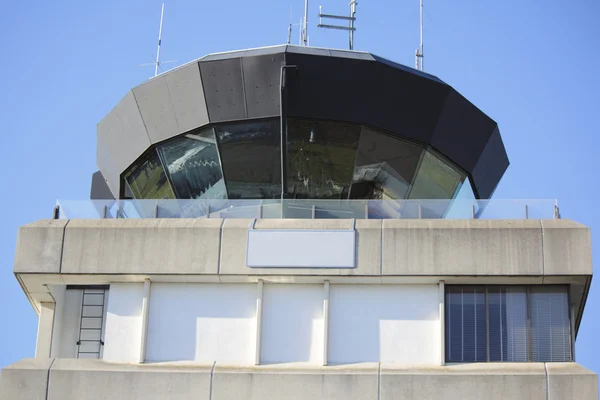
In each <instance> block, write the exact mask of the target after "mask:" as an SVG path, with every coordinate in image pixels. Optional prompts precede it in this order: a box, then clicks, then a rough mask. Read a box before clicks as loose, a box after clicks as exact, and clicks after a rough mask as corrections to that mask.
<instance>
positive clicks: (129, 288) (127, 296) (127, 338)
mask: <svg viewBox="0 0 600 400" xmlns="http://www.w3.org/2000/svg"><path fill="white" fill-rule="evenodd" d="M143 290H144V284H142V283H112V284H111V285H110V296H109V297H108V307H107V313H106V328H105V333H104V343H105V344H104V353H103V357H102V358H103V359H104V360H106V361H114V362H133V363H137V362H139V358H140V343H141V338H142V298H143ZM90 323H91V321H90ZM82 351H83V350H82Z"/></svg>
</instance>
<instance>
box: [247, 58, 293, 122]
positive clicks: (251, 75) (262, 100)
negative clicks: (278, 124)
mask: <svg viewBox="0 0 600 400" xmlns="http://www.w3.org/2000/svg"><path fill="white" fill-rule="evenodd" d="M283 61H284V53H280V54H274V55H267V56H259V57H247V58H242V71H243V74H244V91H245V93H246V107H247V110H248V118H263V117H277V116H279V80H280V71H281V64H282V63H283Z"/></svg>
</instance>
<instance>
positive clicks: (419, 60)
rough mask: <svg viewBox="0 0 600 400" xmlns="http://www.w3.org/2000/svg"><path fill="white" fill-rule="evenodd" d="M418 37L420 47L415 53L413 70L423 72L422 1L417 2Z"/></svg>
mask: <svg viewBox="0 0 600 400" xmlns="http://www.w3.org/2000/svg"><path fill="white" fill-rule="evenodd" d="M419 5H420V6H419V11H420V12H419V36H420V39H421V41H420V46H419V49H417V51H415V68H416V69H417V70H419V71H423V67H424V64H425V58H424V57H425V54H423V0H419Z"/></svg>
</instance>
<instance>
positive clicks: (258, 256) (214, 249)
mask: <svg viewBox="0 0 600 400" xmlns="http://www.w3.org/2000/svg"><path fill="white" fill-rule="evenodd" d="M97 164H98V168H99V171H98V172H97V173H95V174H94V175H93V178H92V184H91V200H86V201H66V200H61V201H59V204H58V205H57V206H56V208H55V212H54V219H50V220H42V221H37V222H33V223H31V224H29V225H26V226H23V227H21V228H20V230H19V235H18V241H17V250H16V256H15V265H14V272H15V275H16V278H17V279H18V280H19V282H20V284H21V285H22V287H23V290H24V292H25V294H26V295H27V298H28V299H29V301H30V302H31V304H32V306H33V308H34V309H35V311H36V313H38V315H39V327H38V337H37V346H36V352H35V358H32V359H24V360H21V361H19V362H17V363H15V364H13V365H10V366H7V367H5V368H4V369H3V370H2V373H1V375H0V399H2V400H4V399H10V400H13V399H35V400H36V399H45V400H47V399H50V400H59V399H60V400H75V399H77V400H88V399H211V400H222V399H236V400H237V399H240V400H244V399H251V400H262V399H333V400H336V399H345V400H346V399H356V400H365V399H367V400H368V399H373V400H391V399H415V400H417V399H418V400H428V399H442V398H444V399H460V400H469V399H473V400H481V399H493V400H495V399H498V400H500V399H507V398H509V399H512V400H520V399H530V400H531V399H533V400H547V399H550V400H558V399H577V400H587V399H594V400H595V399H597V398H598V379H597V375H596V374H595V373H593V372H591V371H589V370H587V369H585V368H583V367H582V366H580V365H579V364H577V363H576V354H575V346H574V343H575V340H576V337H577V332H578V329H579V325H580V323H581V319H582V315H583V310H584V306H585V301H586V297H587V294H588V290H589V287H590V282H591V278H592V259H591V242H590V232H589V229H588V228H587V227H585V226H583V225H581V224H579V223H577V222H574V221H570V220H567V219H561V217H560V212H559V209H558V206H557V204H556V202H555V201H545V200H537V201H533V200H491V199H490V198H491V196H492V194H493V193H494V189H495V188H496V186H497V185H498V182H499V181H500V179H501V178H502V175H503V174H504V172H505V170H506V168H507V167H508V165H509V161H508V157H507V154H506V151H505V148H504V145H503V142H502V137H501V135H500V131H499V129H498V126H497V124H496V122H495V121H494V120H492V119H491V118H490V117H488V116H487V115H486V114H484V113H483V112H482V111H480V110H479V109H478V108H477V107H476V106H475V105H473V104H472V103H471V102H469V101H468V100H467V99H465V98H464V97H463V96H462V95H460V94H459V93H458V92H457V91H456V90H455V89H454V88H452V87H451V86H449V85H448V84H446V83H444V82H443V81H441V80H440V79H438V78H437V77H435V76H432V75H428V74H426V73H423V72H420V71H417V70H414V69H412V68H409V67H405V66H403V65H399V64H396V63H394V62H391V61H389V60H385V59H382V58H380V57H377V56H375V55H372V54H369V53H363V52H357V51H341V50H329V49H318V48H311V47H298V46H291V45H284V46H275V47H268V48H259V49H251V50H244V51H237V52H228V53H220V54H212V55H208V56H206V57H203V58H200V59H198V60H195V61H193V62H191V63H188V64H186V65H184V66H181V67H179V68H176V69H174V70H172V71H169V72H167V73H164V74H161V75H159V76H157V77H155V78H153V79H150V80H149V81H147V82H144V83H142V84H141V85H139V86H137V87H135V88H133V89H132V90H131V91H129V92H128V93H127V94H126V95H125V96H124V97H123V99H122V100H121V101H120V102H119V103H118V104H117V105H116V106H115V108H114V109H113V110H112V111H110V112H109V113H108V114H107V115H106V116H105V117H104V118H103V119H102V121H100V123H99V124H98V129H97Z"/></svg>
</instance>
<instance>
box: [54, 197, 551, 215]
mask: <svg viewBox="0 0 600 400" xmlns="http://www.w3.org/2000/svg"><path fill="white" fill-rule="evenodd" d="M55 211H56V213H55V216H57V217H58V218H64V219H73V218H91V219H98V218H302V219H311V218H313V219H340V218H356V219H554V218H560V215H559V211H558V206H557V202H556V200H500V199H498V200H471V199H455V200H310V199H307V200H283V201H282V200H218V199H211V200H59V201H58V202H57V208H56V210H55Z"/></svg>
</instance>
